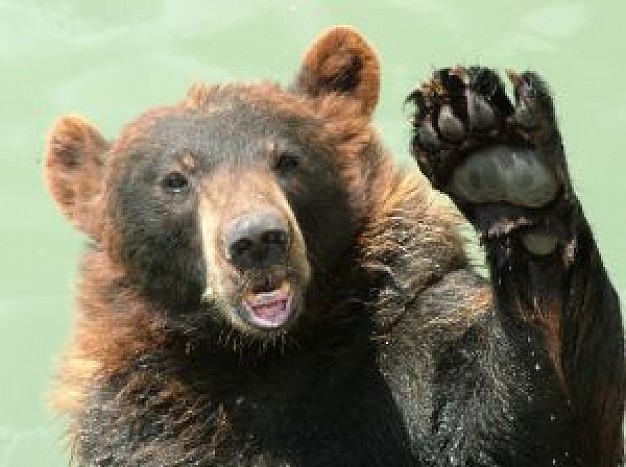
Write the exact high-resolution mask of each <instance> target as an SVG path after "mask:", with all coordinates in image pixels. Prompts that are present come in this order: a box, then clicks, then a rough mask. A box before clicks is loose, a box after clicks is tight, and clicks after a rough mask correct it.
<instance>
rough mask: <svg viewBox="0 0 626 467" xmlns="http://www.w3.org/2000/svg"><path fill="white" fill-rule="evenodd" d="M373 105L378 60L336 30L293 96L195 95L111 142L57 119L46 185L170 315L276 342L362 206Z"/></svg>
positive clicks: (308, 62) (201, 89)
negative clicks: (214, 321) (195, 316)
mask: <svg viewBox="0 0 626 467" xmlns="http://www.w3.org/2000/svg"><path fill="white" fill-rule="evenodd" d="M377 96H378V64H377V61H376V57H375V55H374V53H373V51H372V50H371V49H370V48H369V47H368V46H367V45H366V44H365V42H364V41H363V39H362V38H361V37H360V36H358V35H357V34H356V33H355V32H353V31H352V30H350V29H348V28H337V29H334V30H332V31H330V32H329V33H327V34H326V35H325V36H323V37H322V38H320V39H319V40H318V41H317V43H316V44H314V45H313V47H312V48H311V49H310V51H309V52H308V53H307V55H306V56H305V60H304V64H303V66H302V69H301V71H300V73H299V75H298V77H297V80H296V82H295V84H294V85H293V87H292V89H290V90H289V91H286V90H283V89H281V88H279V87H278V86H275V85H270V84H258V85H226V86H214V87H209V86H196V87H194V88H192V90H191V91H190V93H189V95H188V97H187V98H186V99H185V100H184V101H182V102H181V103H179V104H177V105H175V106H171V107H164V108H159V109H154V110H152V111H149V112H147V113H145V114H143V115H142V116H140V117H139V118H138V119H137V120H136V121H134V122H132V123H131V124H129V125H127V126H126V127H125V129H124V131H123V132H122V134H121V136H120V137H119V139H118V140H117V141H116V142H114V143H113V144H110V145H109V144H108V143H106V142H105V141H104V139H103V138H102V137H101V136H100V134H99V133H98V132H97V130H95V129H94V128H93V127H92V126H91V125H89V124H88V123H86V122H85V121H84V120H82V119H78V118H76V117H66V118H64V119H62V120H60V121H59V122H58V123H57V125H56V127H55V128H54V129H53V131H52V135H51V138H50V146H49V151H48V157H47V174H46V175H47V179H48V182H49V186H50V188H51V191H52V193H53V196H54V197H55V198H56V200H57V201H58V202H59V204H60V205H61V206H62V208H63V210H64V212H65V213H66V215H67V216H68V217H69V218H70V219H71V220H73V221H74V222H75V223H76V224H77V225H78V227H79V228H81V229H82V230H84V231H85V232H87V233H88V234H89V235H90V236H91V237H92V238H93V239H94V240H95V242H96V243H97V244H99V247H100V248H102V249H103V250H104V251H106V253H107V254H108V256H109V257H110V259H111V260H112V262H113V263H114V264H115V265H117V266H118V267H120V268H121V269H123V270H124V271H125V273H126V276H127V277H128V279H129V280H130V281H131V282H132V283H133V284H134V285H135V286H136V287H137V288H138V289H139V290H141V291H142V292H143V293H145V294H146V295H148V296H149V297H151V298H153V299H155V300H156V301H158V302H160V303H161V304H165V305H166V306H165V308H166V309H167V310H168V313H169V314H171V315H172V316H174V317H175V316H176V314H177V313H183V314H184V313H188V312H189V310H194V313H205V314H212V315H215V316H212V318H215V317H217V318H219V319H220V320H225V321H227V322H228V323H229V324H230V325H231V326H234V327H235V328H236V329H238V330H240V331H243V332H245V333H247V334H251V335H255V336H260V337H268V336H275V335H276V333H282V332H284V331H285V330H286V329H288V327H289V325H290V324H291V323H293V322H294V321H295V320H296V318H297V317H298V315H299V314H300V313H301V312H302V311H303V310H305V301H306V300H305V297H307V290H308V286H309V284H310V282H311V280H317V281H323V280H324V277H323V275H324V274H327V273H328V271H332V270H333V268H334V267H336V266H337V262H338V261H340V258H341V257H342V255H343V254H344V253H346V251H348V250H349V249H350V247H351V245H352V243H353V242H354V238H355V235H356V234H357V232H358V231H359V229H360V228H361V227H362V224H363V222H364V219H365V218H366V217H367V214H368V212H367V211H368V210H369V209H370V208H371V206H369V205H368V195H369V191H368V189H369V188H370V186H371V184H372V183H373V181H372V173H373V172H375V170H373V167H375V166H376V164H377V163H378V162H379V161H376V160H369V159H374V158H375V157H376V155H378V154H379V152H380V151H378V150H377V148H376V146H377V143H376V139H375V137H374V136H373V133H372V130H371V128H370V126H369V117H370V114H371V111H372V110H373V108H374V106H375V103H376V100H377ZM378 157H379V156H378Z"/></svg>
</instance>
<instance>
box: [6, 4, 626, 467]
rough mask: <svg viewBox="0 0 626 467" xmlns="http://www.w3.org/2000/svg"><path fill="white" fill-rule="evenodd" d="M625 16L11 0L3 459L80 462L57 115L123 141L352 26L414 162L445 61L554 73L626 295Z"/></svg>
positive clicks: (480, 7) (579, 180)
mask: <svg viewBox="0 0 626 467" xmlns="http://www.w3.org/2000/svg"><path fill="white" fill-rule="evenodd" d="M625 15H626V3H623V2H618V1H616V0H613V1H610V0H600V1H594V2H591V1H587V2H576V1H555V2H550V1H545V0H526V1H524V2H520V1H517V0H515V1H514V0H493V1H469V0H465V1H463V0H387V1H385V2H376V1H364V0H361V1H358V2H356V1H354V2H347V1H344V2H330V1H329V2H309V1H296V0H282V1H278V0H272V1H260V0H255V1H247V2H243V1H235V0H229V1H204V2H202V1H196V0H161V1H147V0H141V1H128V0H126V1H119V0H109V1H107V2H95V1H93V2H87V1H80V0H74V1H62V0H39V1H37V0H21V1H18V0H14V1H10V0H0V86H1V87H0V89H1V91H0V140H1V147H2V153H1V155H0V161H1V165H0V168H1V169H2V170H1V172H0V174H1V177H2V178H1V179H0V180H1V181H0V214H1V216H0V232H1V233H2V247H1V248H0V266H1V267H0V381H1V385H0V388H1V389H0V466H7V467H22V466H24V467H31V466H32V467H35V466H63V465H67V463H68V458H67V455H66V453H65V451H64V449H63V446H62V442H61V441H60V439H61V434H62V423H61V422H60V421H59V420H56V419H55V418H54V417H53V416H52V415H51V414H50V412H49V411H48V409H47V408H46V404H45V391H46V388H47V387H48V386H49V384H50V379H51V374H52V371H53V368H54V364H55V361H56V360H57V358H58V355H59V353H60V351H61V349H62V348H63V345H64V343H65V342H66V341H67V338H68V334H69V331H70V328H71V324H72V298H71V296H72V288H71V283H72V280H73V278H74V277H75V276H76V261H77V256H78V252H79V251H80V248H81V244H82V239H81V237H80V235H78V234H76V233H74V232H73V231H72V230H71V228H70V227H69V226H68V225H67V224H66V222H65V221H64V220H63V219H62V218H61V217H60V216H59V215H58V214H57V213H56V212H55V209H54V206H53V205H52V203H51V201H50V200H49V199H48V197H47V194H46V193H45V191H44V189H43V185H42V182H41V158H42V152H43V147H44V139H45V134H46V131H47V129H48V128H49V127H50V125H51V123H52V121H53V120H54V119H55V118H56V117H57V116H59V115H61V114H64V113H71V112H78V113H81V114H83V115H85V116H87V117H88V118H90V119H91V120H92V121H93V122H95V123H96V124H98V125H99V126H100V127H101V129H102V131H103V132H104V134H105V135H108V136H110V137H113V136H115V135H116V133H117V132H118V130H119V128H120V126H121V125H122V124H123V123H124V122H126V121H127V120H129V119H131V118H132V117H133V116H135V115H136V114H137V113H138V112H140V111H141V110H143V109H145V108H146V107H150V106H154V105H158V104H162V103H168V102H172V101H174V100H177V99H179V98H181V97H182V96H183V95H184V93H185V90H186V88H187V86H188V84H189V83H191V82H193V81H200V80H202V81H209V82H217V81H226V80H251V79H256V78H272V79H277V80H279V81H281V82H284V83H286V82H288V81H289V79H290V77H291V75H292V73H293V72H294V71H295V70H296V68H297V66H298V61H299V57H300V54H301V53H302V51H303V50H304V48H305V47H306V45H307V44H308V42H309V41H311V40H312V38H313V37H314V36H315V35H316V34H317V33H318V32H319V31H320V30H322V29H324V28H325V27H327V26H329V25H332V24H352V25H354V26H357V27H358V28H359V29H361V30H362V31H363V32H364V33H365V34H366V35H367V37H368V38H369V39H370V41H371V42H372V43H374V44H375V45H376V47H377V48H378V50H379V52H380V54H381V58H382V69H383V91H382V102H381V105H380V107H379V109H378V112H377V114H376V118H377V121H378V123H379V125H380V128H381V130H382V132H383V133H384V134H385V136H386V140H387V143H388V145H389V146H390V147H391V148H392V149H393V150H394V151H395V153H396V154H397V155H398V156H399V157H400V158H406V153H407V151H406V148H407V140H408V132H407V128H406V118H407V116H406V115H405V114H403V111H402V106H401V102H402V99H403V97H404V96H405V94H406V93H407V92H408V90H409V89H410V88H411V86H412V85H413V84H415V83H416V82H417V81H418V80H419V79H420V78H421V77H424V76H426V75H427V74H429V73H430V72H431V70H432V69H433V68H434V67H439V66H445V65H450V64H458V63H461V64H474V63H481V64H488V65H490V66H495V67H498V68H500V69H505V68H517V69H526V68H533V69H537V70H540V71H541V72H543V73H544V74H545V76H546V77H547V78H548V79H549V81H550V83H551V84H552V86H553V87H554V89H555V95H556V101H557V104H558V109H559V116H560V121H561V127H562V130H563V134H564V137H565V142H566V146H567V147H568V148H569V159H570V164H571V169H572V174H573V177H574V180H575V184H576V187H577V189H578V193H579V195H580V198H581V200H582V203H583V205H584V207H585V209H586V213H587V215H588V217H589V218H590V221H591V223H592V225H593V227H594V229H595V232H596V237H597V239H598V243H599V245H600V249H601V250H602V252H603V255H604V259H605V263H606V265H607V267H608V269H609V270H610V272H611V276H612V278H613V280H614V283H615V285H616V287H617V288H618V290H620V292H621V295H622V297H626V266H625V265H626V248H624V247H623V238H624V234H623V233H620V232H623V229H624V225H623V223H624V218H625V217H626V216H625V215H626V182H625V181H624V180H625V177H624V174H623V173H622V171H624V170H626V154H623V149H622V148H623V146H624V144H623V142H622V141H621V138H622V137H624V136H626V135H625V132H626V92H624V87H623V82H622V78H623V77H624V76H625V75H626V65H624V58H625V55H626V54H625V52H626V45H625V44H626V33H625V32H624V22H623V18H624V17H625Z"/></svg>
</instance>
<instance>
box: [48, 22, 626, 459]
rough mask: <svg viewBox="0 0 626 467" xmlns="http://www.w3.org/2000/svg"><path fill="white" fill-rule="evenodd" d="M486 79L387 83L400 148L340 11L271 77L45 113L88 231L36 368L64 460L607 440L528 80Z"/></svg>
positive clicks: (606, 308) (358, 39) (620, 407)
mask: <svg viewBox="0 0 626 467" xmlns="http://www.w3.org/2000/svg"><path fill="white" fill-rule="evenodd" d="M508 81H510V86H512V89H513V96H512V98H509V96H508V95H507V90H506V86H505V82H504V80H503V79H501V78H500V76H499V75H498V74H497V73H496V72H495V71H493V70H491V69H489V68H484V67H480V66H472V67H461V66H457V67H451V68H444V69H440V70H436V71H435V72H434V73H433V75H432V76H431V77H430V78H429V79H427V80H426V81H424V82H423V83H422V84H420V85H419V86H417V87H416V88H415V89H414V90H413V91H411V92H410V93H409V95H408V98H407V102H408V103H410V104H411V105H412V108H413V109H414V110H413V113H412V115H413V118H412V121H411V125H412V130H413V131H412V139H411V144H410V147H411V153H412V155H413V156H414V158H415V160H416V162H417V166H418V167H419V169H420V170H418V168H417V167H414V168H413V167H402V166H400V165H399V164H398V163H397V162H396V161H395V159H394V158H393V156H392V155H391V154H390V152H389V151H388V150H387V149H386V148H385V146H384V145H383V143H382V139H381V137H380V136H379V134H378V133H377V131H376V128H375V126H374V124H373V120H372V114H373V112H374V109H375V107H376V104H377V102H378V99H379V88H380V70H379V61H378V57H377V54H376V52H375V51H374V49H373V48H372V46H370V45H369V44H368V42H367V41H366V39H365V38H364V37H363V36H362V35H361V34H360V33H359V32H358V31H356V30H355V29H353V28H351V27H347V26H337V27H333V28H331V29H329V30H327V31H325V32H323V33H322V34H321V35H320V36H319V37H318V38H317V39H316V40H315V41H314V42H313V44H312V45H311V46H310V48H309V49H308V51H307V52H305V54H304V57H303V60H302V64H301V66H300V69H299V71H298V72H297V73H296V75H295V78H294V80H293V82H292V83H291V84H289V85H288V86H281V85H279V84H276V83H273V82H260V83H227V84H220V85H207V84H196V85H194V86H192V88H191V89H190V90H189V91H188V94H187V96H186V97H185V98H184V99H183V100H182V101H180V102H178V103H175V104H173V105H170V106H163V107H158V108H155V109H151V110H148V111H147V112H145V113H143V114H142V115H140V116H139V117H138V118H136V119H135V120H134V121H132V122H131V123H129V124H127V125H126V126H125V127H124V128H123V129H122V131H121V134H120V136H119V137H118V138H117V139H116V140H114V141H108V140H106V139H105V138H104V137H103V136H102V135H101V133H100V132H99V130H98V129H97V128H96V127H95V126H93V125H92V124H91V123H89V122H88V121H86V120H85V119H83V118H82V117H79V116H76V115H70V116H66V117H62V118H61V119H60V120H58V121H57V122H56V124H55V125H54V126H53V128H52V130H51V132H50V136H49V141H48V146H47V153H46V162H45V180H46V183H47V185H48V187H49V190H50V193H51V195H52V197H53V199H54V200H55V201H56V203H57V204H58V206H59V207H60V210H61V211H62V212H63V214H64V215H65V216H66V217H67V218H68V219H69V221H70V222H71V223H72V224H73V225H74V226H75V227H76V228H77V229H79V230H81V231H82V232H84V233H85V234H86V236H87V238H88V247H87V248H86V249H85V252H84V254H83V257H82V260H81V269H80V278H79V282H78V287H77V318H76V325H75V333H74V336H73V338H72V342H71V343H70V346H69V349H68V351H67V354H66V355H65V358H64V360H63V363H62V365H61V368H60V371H59V374H58V377H57V380H56V386H55V389H54V400H55V406H56V408H57V410H59V412H60V413H62V414H64V415H65V416H66V417H67V420H68V435H69V440H70V444H71V451H72V457H73V459H74V461H75V462H76V464H77V465H81V466H192V465H193V466H256V467H262V466H268V467H269V466H283V467H286V466H292V467H313V466H327V467H332V466H344V467H345V466H394V467H402V466H470V465H471V466H543V465H546V466H553V465H562V466H615V465H618V464H620V463H621V462H622V461H623V437H622V436H623V435H622V421H623V412H624V358H623V357H624V340H623V329H622V322H621V317H620V308H619V301H618V298H617V295H616V292H615V291H614V289H613V287H612V285H611V283H610V280H609V278H608V276H607V273H606V271H605V269H604V267H603V265H602V261H601V258H600V255H599V252H598V248H597V247H596V244H595V242H594V239H593V236H592V232H591V229H590V227H589V224H588V223H587V221H586V220H585V217H584V215H583V213H582V209H581V205H580V203H579V201H578V199H577V198H576V196H575V192H574V190H573V187H572V183H571V180H570V177H569V175H568V171H567V164H566V159H565V152H564V147H563V145H562V142H561V138H560V135H559V131H558V125H557V123H556V113H555V109H554V105H553V102H552V99H551V97H550V92H549V89H548V86H547V84H546V83H545V82H544V81H543V79H542V78H541V77H540V76H539V75H538V74H536V73H534V72H523V73H518V72H515V71H509V72H508ZM420 172H421V174H423V175H421V174H420ZM440 193H444V194H446V195H447V196H449V198H450V199H451V200H452V201H453V204H450V205H448V204H446V203H441V202H440V201H441V200H440ZM467 223H469V224H471V225H472V226H473V227H474V228H475V229H476V231H477V234H478V236H479V238H480V239H481V242H482V244H483V245H484V249H485V263H486V266H487V268H488V272H489V275H488V278H485V277H484V276H482V275H480V274H478V273H477V272H476V271H475V268H474V267H473V265H472V262H471V261H470V260H469V259H468V254H467V245H466V244H467V240H466V239H465V237H464V236H463V235H462V233H461V230H462V228H463V226H464V225H466V224H467Z"/></svg>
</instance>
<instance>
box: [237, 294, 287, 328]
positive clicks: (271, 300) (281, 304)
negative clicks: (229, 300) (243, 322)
mask: <svg viewBox="0 0 626 467" xmlns="http://www.w3.org/2000/svg"><path fill="white" fill-rule="evenodd" d="M243 303H244V306H245V307H246V309H247V310H248V313H249V314H250V319H251V320H252V322H253V323H254V324H256V325H257V326H260V327H264V328H275V327H279V326H282V325H283V324H285V322H286V321H287V319H289V315H290V314H291V293H290V290H289V286H288V284H286V283H285V284H283V285H282V286H281V287H280V288H278V289H276V290H272V291H270V292H259V293H250V294H248V295H247V296H246V297H245V298H244V301H243Z"/></svg>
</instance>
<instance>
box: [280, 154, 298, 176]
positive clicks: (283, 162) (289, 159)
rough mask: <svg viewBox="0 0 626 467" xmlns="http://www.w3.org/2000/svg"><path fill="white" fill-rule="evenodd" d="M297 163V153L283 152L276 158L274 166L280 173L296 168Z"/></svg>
mask: <svg viewBox="0 0 626 467" xmlns="http://www.w3.org/2000/svg"><path fill="white" fill-rule="evenodd" d="M299 165H300V158H299V157H298V155H297V154H294V153H292V152H283V153H282V154H281V155H280V156H279V157H278V159H277V160H276V163H275V164H274V168H275V169H276V170H278V171H279V172H281V173H289V172H293V171H294V170H295V169H297V168H298V166H299Z"/></svg>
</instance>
